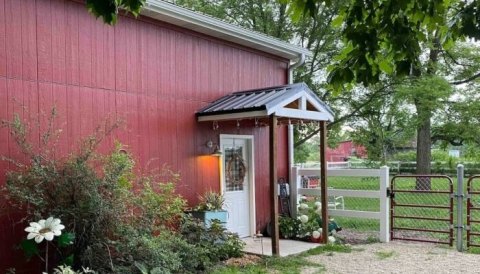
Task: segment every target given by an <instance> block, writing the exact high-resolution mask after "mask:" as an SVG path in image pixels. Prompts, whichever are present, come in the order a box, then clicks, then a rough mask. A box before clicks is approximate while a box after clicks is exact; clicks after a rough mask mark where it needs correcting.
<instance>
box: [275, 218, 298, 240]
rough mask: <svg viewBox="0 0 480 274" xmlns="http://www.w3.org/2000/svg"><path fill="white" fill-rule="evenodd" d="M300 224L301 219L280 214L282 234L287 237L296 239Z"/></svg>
mask: <svg viewBox="0 0 480 274" xmlns="http://www.w3.org/2000/svg"><path fill="white" fill-rule="evenodd" d="M299 226H300V221H299V220H298V219H294V218H291V217H286V216H280V218H279V219H278V227H279V230H280V235H281V236H282V237H284V238H287V239H294V238H295V237H297V231H298V228H299Z"/></svg>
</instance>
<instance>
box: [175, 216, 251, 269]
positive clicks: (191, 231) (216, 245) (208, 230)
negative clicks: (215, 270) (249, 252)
mask: <svg viewBox="0 0 480 274" xmlns="http://www.w3.org/2000/svg"><path fill="white" fill-rule="evenodd" d="M180 232H181V234H182V235H183V236H184V237H185V239H186V240H187V242H188V243H190V244H192V245H195V246H197V247H200V248H202V250H205V251H206V253H205V254H199V255H198V256H199V257H197V258H196V260H198V261H199V262H201V265H200V266H201V269H206V268H208V267H210V266H212V265H213V264H214V263H216V262H218V261H220V260H225V259H228V258H232V257H240V256H241V254H242V253H241V252H242V249H243V246H244V245H245V243H244V242H243V241H242V240H240V239H239V237H238V235H237V234H233V233H230V232H228V231H226V229H225V228H224V227H223V226H222V225H221V223H220V222H218V221H216V220H213V221H212V223H211V225H210V227H206V226H205V225H204V224H203V223H202V222H200V221H199V220H196V219H194V218H192V217H191V216H188V215H187V216H185V218H184V220H183V223H182V225H181V228H180Z"/></svg>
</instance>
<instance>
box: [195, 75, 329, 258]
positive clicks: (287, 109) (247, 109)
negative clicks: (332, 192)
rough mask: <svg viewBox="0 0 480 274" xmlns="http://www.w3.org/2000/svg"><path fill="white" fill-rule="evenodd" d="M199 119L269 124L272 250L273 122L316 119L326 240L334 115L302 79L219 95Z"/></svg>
mask: <svg viewBox="0 0 480 274" xmlns="http://www.w3.org/2000/svg"><path fill="white" fill-rule="evenodd" d="M196 116H197V120H198V121H199V122H206V121H229V120H230V121H231V120H245V119H260V120H265V119H267V120H268V125H269V139H270V140H269V141H270V142H269V155H270V157H269V159H270V161H269V165H270V205H271V213H270V215H271V216H270V217H271V222H272V235H271V236H272V254H274V255H278V254H280V250H279V229H278V200H277V199H278V193H277V192H278V189H277V155H276V153H277V125H278V123H279V122H282V121H287V122H288V123H289V124H290V123H291V124H296V123H299V122H312V121H318V122H319V124H320V142H321V145H320V161H321V165H320V185H321V203H322V220H324V221H323V224H322V225H323V241H324V243H326V241H327V238H328V237H327V233H328V216H327V209H328V204H327V196H326V195H327V193H326V190H327V182H326V167H327V164H326V158H325V152H326V136H327V131H326V123H327V122H332V121H333V119H334V117H333V116H334V115H333V112H332V111H331V109H330V108H329V107H328V106H327V105H326V104H325V103H324V102H323V101H322V100H320V98H318V96H317V95H316V94H315V93H313V92H312V91H311V90H310V89H309V88H308V86H307V85H306V84H305V83H298V84H290V85H283V86H276V87H269V88H262V89H255V90H247V91H239V92H234V93H232V94H229V95H226V96H223V97H221V98H219V99H218V100H216V101H214V102H212V103H211V104H209V105H207V106H206V107H204V108H202V109H200V110H199V111H198V112H197V113H196Z"/></svg>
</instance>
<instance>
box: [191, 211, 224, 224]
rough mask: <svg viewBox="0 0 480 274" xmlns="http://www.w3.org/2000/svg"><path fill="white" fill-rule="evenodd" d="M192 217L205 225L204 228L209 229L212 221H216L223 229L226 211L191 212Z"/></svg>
mask: <svg viewBox="0 0 480 274" xmlns="http://www.w3.org/2000/svg"><path fill="white" fill-rule="evenodd" d="M192 216H193V217H195V218H197V219H200V220H201V221H202V222H203V223H205V226H206V227H210V225H211V223H212V221H213V220H218V221H220V223H221V224H222V225H223V227H225V224H226V223H227V216H228V212H227V211H223V210H220V211H193V212H192Z"/></svg>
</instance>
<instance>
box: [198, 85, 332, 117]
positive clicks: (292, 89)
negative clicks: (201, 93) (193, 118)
mask: <svg viewBox="0 0 480 274" xmlns="http://www.w3.org/2000/svg"><path fill="white" fill-rule="evenodd" d="M196 115H197V118H198V121H199V122H204V121H221V120H238V119H247V118H265V117H269V116H271V115H275V116H276V117H278V118H288V119H294V120H304V121H330V122H331V121H333V112H332V111H331V110H330V108H329V107H328V106H327V105H326V104H325V103H324V102H322V101H321V100H320V99H319V98H318V96H317V95H315V93H313V92H312V91H311V90H310V89H309V88H308V86H307V85H306V84H305V83H298V84H291V85H284V86H277V87H270V88H262V89H254V90H247V91H239V92H235V93H232V94H230V95H226V96H224V97H222V98H220V99H218V100H216V101H214V102H213V103H211V104H209V105H208V106H206V107H204V108H202V109H201V110H199V111H198V112H197V114H196Z"/></svg>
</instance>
